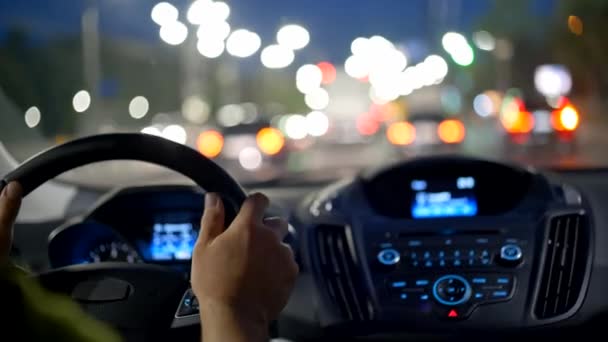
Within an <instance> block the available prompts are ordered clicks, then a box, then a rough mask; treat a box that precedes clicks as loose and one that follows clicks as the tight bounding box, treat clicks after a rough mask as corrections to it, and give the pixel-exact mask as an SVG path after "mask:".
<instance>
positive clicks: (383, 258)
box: [378, 248, 401, 266]
mask: <svg viewBox="0 0 608 342" xmlns="http://www.w3.org/2000/svg"><path fill="white" fill-rule="evenodd" d="M399 260H401V256H400V255H399V252H398V251H397V250H395V249H393V248H386V249H383V250H381V251H380V252H379V253H378V261H379V262H380V264H382V265H384V266H395V265H397V264H398V263H399Z"/></svg>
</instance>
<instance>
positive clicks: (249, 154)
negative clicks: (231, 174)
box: [239, 147, 262, 171]
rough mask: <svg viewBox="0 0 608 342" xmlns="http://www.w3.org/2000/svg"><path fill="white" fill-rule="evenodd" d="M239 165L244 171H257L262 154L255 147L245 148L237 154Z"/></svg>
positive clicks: (260, 164) (260, 163)
mask: <svg viewBox="0 0 608 342" xmlns="http://www.w3.org/2000/svg"><path fill="white" fill-rule="evenodd" d="M239 164H241V166H242V167H243V169H245V170H250V171H253V170H257V169H259V168H260V166H262V153H260V151H259V150H258V149H257V148H255V147H245V148H244V149H242V150H241V152H239Z"/></svg>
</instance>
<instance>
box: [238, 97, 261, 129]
mask: <svg viewBox="0 0 608 342" xmlns="http://www.w3.org/2000/svg"><path fill="white" fill-rule="evenodd" d="M241 107H242V108H243V112H244V113H245V116H244V117H243V123H244V124H250V123H253V122H255V121H256V120H257V119H258V106H256V104H255V103H253V102H245V103H242V104H241Z"/></svg>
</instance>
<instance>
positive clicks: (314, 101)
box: [304, 88, 329, 110]
mask: <svg viewBox="0 0 608 342" xmlns="http://www.w3.org/2000/svg"><path fill="white" fill-rule="evenodd" d="M304 102H305V103H306V105H307V106H308V107H309V108H310V109H314V110H323V109H325V108H327V106H328V105H329V93H328V92H327V90H325V89H323V88H317V89H315V90H313V91H311V92H308V93H307V94H306V95H305V96H304Z"/></svg>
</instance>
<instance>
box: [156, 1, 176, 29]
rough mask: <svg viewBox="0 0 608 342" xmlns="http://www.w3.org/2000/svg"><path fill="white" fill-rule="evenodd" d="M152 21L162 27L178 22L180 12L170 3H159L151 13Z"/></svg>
mask: <svg viewBox="0 0 608 342" xmlns="http://www.w3.org/2000/svg"><path fill="white" fill-rule="evenodd" d="M150 17H151V18H152V20H153V21H154V22H155V23H157V24H158V25H160V26H163V25H166V24H168V23H170V22H173V21H176V20H177V18H178V17H179V11H178V10H177V8H175V6H173V5H171V4H170V3H168V2H159V3H157V4H156V5H154V7H152V12H151V13H150Z"/></svg>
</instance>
